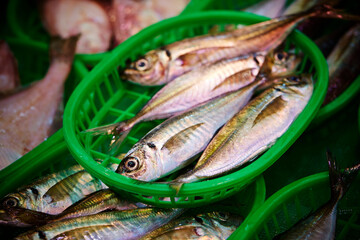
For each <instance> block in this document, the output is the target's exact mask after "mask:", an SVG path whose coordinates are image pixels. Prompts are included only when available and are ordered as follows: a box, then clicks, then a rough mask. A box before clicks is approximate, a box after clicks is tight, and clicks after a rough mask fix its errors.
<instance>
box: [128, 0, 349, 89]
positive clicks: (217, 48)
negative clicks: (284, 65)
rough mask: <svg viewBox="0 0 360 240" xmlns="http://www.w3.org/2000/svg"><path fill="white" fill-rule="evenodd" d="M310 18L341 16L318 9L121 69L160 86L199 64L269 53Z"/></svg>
mask: <svg viewBox="0 0 360 240" xmlns="http://www.w3.org/2000/svg"><path fill="white" fill-rule="evenodd" d="M313 16H317V17H326V18H342V17H343V15H342V14H341V13H338V12H337V11H336V10H334V9H331V8H328V7H327V6H318V7H314V8H313V9H311V10H309V11H306V12H302V13H299V14H295V15H289V16H282V17H278V18H275V19H271V20H268V21H265V22H261V23H258V24H253V25H250V26H247V27H243V28H240V29H236V30H233V31H228V32H224V33H218V34H210V35H209V34H208V35H202V36H197V37H194V38H188V39H184V40H181V41H177V42H174V43H171V44H169V45H167V46H163V47H161V48H159V49H156V50H152V51H150V52H148V53H146V54H145V55H144V56H143V57H141V58H139V59H138V60H137V61H135V62H133V63H131V64H130V65H129V67H128V68H126V69H124V70H123V72H124V76H123V78H124V79H126V80H129V81H133V82H137V83H140V84H143V85H161V84H164V83H168V82H170V81H172V80H173V79H175V78H176V77H178V76H180V75H182V74H184V73H186V72H189V71H191V70H193V69H195V68H197V67H199V66H201V65H209V64H212V63H214V62H217V61H219V60H221V59H229V58H233V57H237V56H241V55H245V54H250V53H255V52H263V51H264V52H268V51H270V50H273V49H275V48H276V47H277V46H278V45H280V44H281V43H282V42H283V41H284V40H285V38H286V37H287V36H288V35H289V33H290V32H291V31H292V30H293V29H294V27H295V26H296V24H297V23H298V22H301V21H302V20H304V19H306V18H309V17H313Z"/></svg>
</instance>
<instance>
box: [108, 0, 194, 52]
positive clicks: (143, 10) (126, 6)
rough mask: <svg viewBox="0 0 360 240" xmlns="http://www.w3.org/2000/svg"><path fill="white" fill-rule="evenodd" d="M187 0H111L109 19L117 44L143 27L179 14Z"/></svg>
mask: <svg viewBox="0 0 360 240" xmlns="http://www.w3.org/2000/svg"><path fill="white" fill-rule="evenodd" d="M188 3H189V0H172V1H167V0H141V1H136V0H113V1H112V3H111V4H112V7H111V12H110V13H111V16H110V20H111V22H112V28H113V32H114V37H115V45H118V44H120V43H122V42H123V41H125V40H126V39H128V38H129V37H130V36H132V35H134V34H136V33H137V32H139V31H140V30H142V29H143V28H145V27H147V26H149V25H151V24H153V23H156V22H158V21H161V20H163V19H166V18H170V17H174V16H176V15H179V14H180V12H181V11H182V10H183V9H184V8H185V7H186V5H187V4H188Z"/></svg>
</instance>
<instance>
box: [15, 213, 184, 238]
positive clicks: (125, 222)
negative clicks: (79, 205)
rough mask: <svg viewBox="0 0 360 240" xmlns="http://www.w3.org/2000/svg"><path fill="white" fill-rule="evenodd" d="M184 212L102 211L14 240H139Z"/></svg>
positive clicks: (37, 230)
mask: <svg viewBox="0 0 360 240" xmlns="http://www.w3.org/2000/svg"><path fill="white" fill-rule="evenodd" d="M183 212H184V210H183V209H159V208H144V209H133V210H125V211H110V212H103V213H98V214H94V215H89V216H84V217H78V218H71V219H65V220H62V221H57V222H54V223H50V224H47V225H44V226H41V227H38V228H36V229H34V230H31V231H29V232H26V233H24V234H21V235H19V236H18V237H16V238H15V239H54V240H55V239H58V240H60V239H84V240H85V239H104V240H106V239H109V240H110V239H111V240H114V239H116V240H123V239H124V240H125V239H127V240H131V239H138V238H140V237H142V236H144V235H145V234H146V233H148V232H150V231H153V230H154V229H156V228H158V227H160V226H162V225H164V224H167V223H168V222H169V221H171V220H172V219H174V218H176V217H177V216H179V215H180V214H182V213H183Z"/></svg>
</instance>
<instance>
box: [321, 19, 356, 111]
mask: <svg viewBox="0 0 360 240" xmlns="http://www.w3.org/2000/svg"><path fill="white" fill-rule="evenodd" d="M359 55H360V24H357V25H355V26H354V27H352V28H351V29H350V30H349V31H348V32H347V33H346V34H345V35H344V36H343V37H342V38H341V39H340V40H339V42H338V43H337V45H336V46H335V48H334V49H333V50H332V52H331V53H330V55H329V57H328V59H327V62H328V65H329V87H328V91H327V94H326V97H325V100H324V103H323V106H324V105H326V104H328V103H330V102H331V101H333V100H334V99H336V97H338V96H339V95H340V94H341V93H342V92H343V91H344V90H345V89H346V88H347V87H348V86H349V85H350V84H351V82H352V81H353V80H354V79H355V78H356V77H357V76H358V75H359V73H360V67H359V65H360V58H359Z"/></svg>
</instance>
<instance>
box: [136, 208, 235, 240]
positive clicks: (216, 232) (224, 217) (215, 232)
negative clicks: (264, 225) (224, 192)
mask: <svg viewBox="0 0 360 240" xmlns="http://www.w3.org/2000/svg"><path fill="white" fill-rule="evenodd" d="M241 222H242V218H241V217H240V216H237V215H235V214H230V213H225V212H216V211H215V212H211V213H202V214H197V215H196V216H184V217H180V218H178V219H175V220H172V221H171V222H169V223H168V224H166V225H164V226H162V227H160V228H158V229H156V230H154V231H152V232H151V233H149V234H147V235H146V236H144V237H142V238H141V240H155V239H156V240H165V239H174V240H175V239H226V238H228V237H229V236H230V235H231V234H232V233H233V232H234V231H235V230H236V228H237V227H238V226H239V225H240V223H241Z"/></svg>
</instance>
